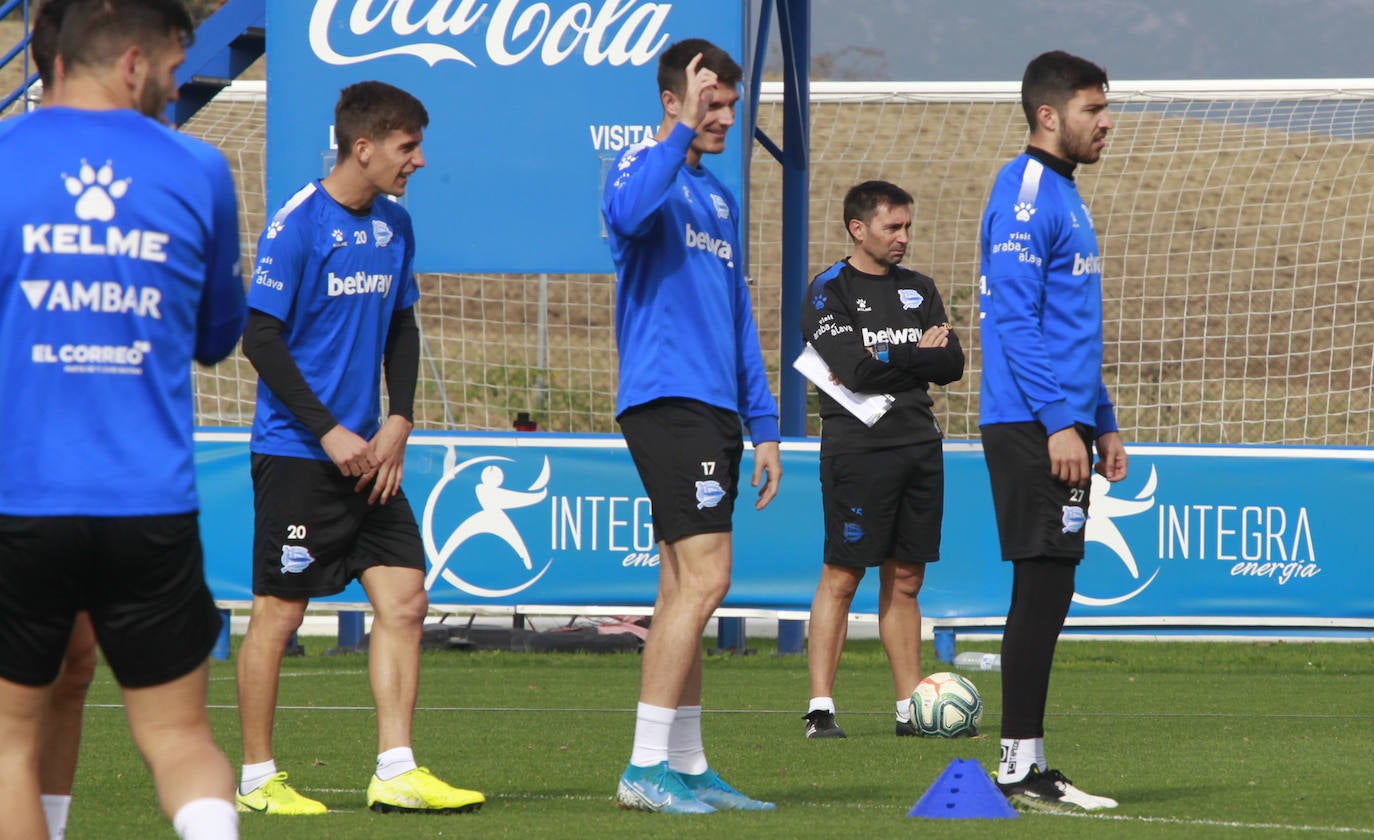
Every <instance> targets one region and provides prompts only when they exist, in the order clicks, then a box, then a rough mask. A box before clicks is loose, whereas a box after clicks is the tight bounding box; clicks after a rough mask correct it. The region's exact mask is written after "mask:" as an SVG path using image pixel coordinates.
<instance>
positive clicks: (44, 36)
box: [29, 0, 73, 96]
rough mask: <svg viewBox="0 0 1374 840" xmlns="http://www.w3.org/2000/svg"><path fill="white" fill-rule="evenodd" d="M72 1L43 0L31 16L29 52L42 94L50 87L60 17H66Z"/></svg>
mask: <svg viewBox="0 0 1374 840" xmlns="http://www.w3.org/2000/svg"><path fill="white" fill-rule="evenodd" d="M72 2H73V0H44V2H43V5H41V6H39V7H38V12H37V13H36V14H35V15H34V16H33V29H31V30H30V31H29V53H30V54H32V55H33V63H34V64H35V65H37V67H38V78H39V79H41V80H42V82H43V94H44V96H46V95H47V94H48V92H49V91H51V89H52V83H53V67H54V66H56V64H57V36H58V35H59V34H61V32H62V19H63V18H64V17H66V15H67V9H68V8H70V7H71V5H72Z"/></svg>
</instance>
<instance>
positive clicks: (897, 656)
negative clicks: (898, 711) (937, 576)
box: [878, 560, 926, 699]
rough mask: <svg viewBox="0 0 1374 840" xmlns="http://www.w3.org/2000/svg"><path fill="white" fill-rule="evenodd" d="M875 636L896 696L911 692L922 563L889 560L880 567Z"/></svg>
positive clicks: (917, 667) (916, 676)
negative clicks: (876, 631) (883, 655)
mask: <svg viewBox="0 0 1374 840" xmlns="http://www.w3.org/2000/svg"><path fill="white" fill-rule="evenodd" d="M880 574H881V577H880V580H881V586H880V588H879V590H878V636H879V637H880V638H881V639H882V642H883V650H884V651H886V652H887V661H888V664H889V665H890V666H891V667H892V688H893V690H894V691H895V692H896V694H895V695H894V696H895V697H897V698H899V699H900V698H906V697H910V696H911V692H913V691H915V690H916V684H917V683H919V682H920V681H921V602H920V599H919V598H918V596H919V595H920V592H921V584H922V583H924V582H925V576H926V564H925V563H898V562H895V561H891V560H890V561H888V562H886V563H884V564H883V565H882V569H881V570H880Z"/></svg>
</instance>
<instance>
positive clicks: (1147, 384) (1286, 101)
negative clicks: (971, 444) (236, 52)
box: [184, 80, 1374, 445]
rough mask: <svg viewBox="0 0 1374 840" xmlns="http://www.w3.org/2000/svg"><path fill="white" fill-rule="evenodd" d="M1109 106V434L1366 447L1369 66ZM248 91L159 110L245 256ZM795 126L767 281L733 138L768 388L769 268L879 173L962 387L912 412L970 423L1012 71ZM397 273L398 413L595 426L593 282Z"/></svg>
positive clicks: (603, 316)
mask: <svg viewBox="0 0 1374 840" xmlns="http://www.w3.org/2000/svg"><path fill="white" fill-rule="evenodd" d="M1109 101H1110V102H1111V105H1112V110H1113V114H1114V116H1115V119H1116V128H1115V130H1114V131H1113V132H1112V134H1111V136H1110V137H1109V145H1108V147H1107V150H1106V153H1105V154H1104V156H1103V158H1102V161H1101V162H1100V163H1098V164H1097V165H1095V166H1090V167H1082V168H1081V169H1080V170H1079V176H1078V180H1079V184H1080V189H1081V191H1082V193H1083V195H1084V197H1085V199H1086V201H1087V202H1088V205H1089V207H1090V208H1091V209H1092V212H1093V217H1094V220H1095V223H1096V226H1097V230H1098V235H1099V239H1100V244H1101V250H1102V254H1103V260H1104V269H1103V284H1104V289H1103V291H1104V296H1105V299H1106V300H1105V311H1106V318H1107V323H1106V338H1107V349H1106V377H1107V381H1108V385H1109V387H1110V388H1111V390H1112V393H1113V398H1114V400H1115V402H1116V404H1117V411H1118V416H1119V418H1120V422H1121V426H1122V429H1123V433H1124V435H1125V436H1126V437H1127V439H1128V440H1131V441H1142V442H1152V441H1157V442H1188V443H1287V444H1333V445H1369V444H1371V443H1374V430H1371V396H1370V394H1371V386H1372V385H1374V358H1372V357H1371V348H1374V240H1372V239H1371V238H1370V236H1369V230H1368V227H1369V225H1370V219H1371V218H1372V217H1374V156H1371V152H1372V151H1374V80H1335V81H1332V80H1305V81H1302V82H1287V83H1286V82H1211V83H1207V84H1204V85H1198V84H1185V83H1175V82H1170V83H1131V82H1124V83H1117V84H1116V85H1114V86H1113V88H1112V90H1111V92H1110V94H1109ZM264 105H265V100H264V94H263V92H262V89H261V86H260V85H259V86H256V87H255V86H252V85H236V86H234V87H233V88H231V89H229V90H228V91H226V92H225V93H224V94H221V95H220V97H218V98H217V99H216V100H215V101H214V102H213V103H211V105H210V106H209V107H208V108H206V109H205V110H204V111H202V112H201V114H199V115H198V116H197V117H196V118H195V119H193V120H192V121H191V122H190V123H189V124H188V125H186V126H184V130H186V131H189V132H191V133H193V134H196V135H198V136H201V137H204V138H205V139H207V140H209V141H210V142H212V143H214V144H215V145H217V146H219V148H221V149H222V150H223V151H224V153H225V154H226V156H227V157H228V158H229V160H230V161H231V163H232V164H233V166H234V169H235V175H236V178H237V182H238V186H239V189H240V194H241V202H242V205H243V209H242V224H243V234H244V251H245V253H244V258H245V260H246V261H251V260H252V258H253V256H254V249H255V246H256V239H257V234H258V232H259V231H260V230H261V229H262V225H263V223H264V215H265V208H264V206H263V199H264V192H265V190H264V177H265V176H264V159H263V157H264V156H263V148H264V146H265V126H264V122H265V121H264V113H265V107H264ZM782 119H783V115H782V105H781V90H780V87H779V86H777V85H766V86H765V95H764V98H763V102H762V103H761V105H760V108H759V122H760V126H761V128H763V130H765V131H766V132H768V134H769V135H770V136H772V137H775V138H780V137H781V135H782ZM811 131H812V141H811V159H810V161H811V183H812V187H811V201H810V220H811V246H810V261H809V262H810V265H809V267H808V272H807V275H808V276H806V277H787V278H783V277H782V276H781V257H780V254H781V232H782V198H781V196H782V178H781V169H780V167H779V166H778V165H777V164H776V163H775V162H774V161H773V159H772V158H771V157H770V156H769V155H768V153H767V152H765V151H764V150H763V149H762V148H761V147H759V146H758V145H757V144H756V145H755V147H754V153H753V162H752V175H751V184H750V196H749V199H750V202H749V206H750V228H749V231H748V239H749V242H750V249H749V250H750V266H751V275H752V282H753V290H754V296H755V297H754V302H755V312H756V315H757V317H758V320H759V326H760V335H761V340H762V344H763V348H764V354H765V359H766V361H767V365H768V368H769V371H770V375H771V376H772V377H773V381H774V385H775V389H776V385H777V376H778V370H779V368H780V365H781V363H782V360H781V359H780V358H779V352H780V351H779V345H780V335H781V331H782V330H784V329H786V330H795V329H797V326H796V325H794V324H781V323H779V320H780V318H779V308H780V306H779V304H780V299H781V291H782V288H783V285H784V283H785V284H787V285H788V287H789V288H791V289H793V290H795V289H796V288H797V287H798V286H804V285H805V284H806V283H807V282H808V281H809V279H810V275H811V274H814V273H816V272H818V271H819V270H820V269H822V268H823V267H825V266H826V265H828V264H829V263H830V262H833V261H834V260H836V259H839V258H840V257H842V256H844V255H845V254H847V253H848V241H847V238H846V236H845V233H844V228H843V224H842V222H841V209H840V207H841V200H842V198H843V195H844V191H845V189H847V188H848V187H849V186H850V185H852V184H853V183H856V182H858V181H860V180H865V179H869V178H883V179H886V180H890V181H893V182H895V183H897V184H899V185H901V186H903V187H905V188H906V189H907V190H909V191H910V192H911V193H912V194H913V195H914V196H915V197H916V208H915V221H914V225H913V236H912V239H913V241H912V246H911V248H910V249H909V251H908V260H907V264H908V265H909V266H911V267H913V268H916V269H919V270H921V271H923V272H926V273H928V274H931V275H932V276H933V277H934V278H935V279H936V281H937V283H938V285H939V287H940V290H941V293H942V295H943V296H944V298H945V301H946V304H947V306H948V308H949V309H950V311H951V314H952V316H953V320H954V322H955V324H956V327H957V329H958V330H959V332H960V335H961V337H962V339H963V341H964V344H965V347H966V348H967V349H968V351H969V364H968V366H967V372H966V374H965V377H964V379H963V380H962V381H961V382H958V383H954V384H953V385H951V386H949V387H948V388H945V389H939V388H936V389H934V391H935V392H937V410H938V411H939V412H940V415H941V419H942V421H943V422H944V424H945V428H946V430H947V431H948V433H949V435H950V436H951V437H954V438H970V437H976V436H977V414H978V406H977V402H978V399H977V395H978V378H979V367H980V365H979V353H978V339H977V288H978V230H979V223H980V220H981V216H982V212H983V206H984V202H985V201H986V198H987V192H988V189H989V187H990V186H991V183H992V179H993V177H994V175H995V173H996V172H997V170H998V168H999V167H1001V166H1002V164H1004V163H1005V162H1006V161H1007V160H1009V159H1010V158H1011V157H1012V156H1014V155H1015V154H1017V153H1018V152H1019V151H1020V150H1021V149H1022V148H1023V147H1024V145H1025V139H1026V125H1025V121H1024V119H1023V117H1022V115H1021V111H1020V106H1019V101H1018V93H1017V86H1016V85H1015V84H951V83H942V84H924V85H917V84H896V83H893V84H881V83H817V84H816V85H814V87H813V104H812V115H811ZM741 141H742V138H738V137H737V138H736V139H735V142H741ZM429 153H430V154H431V155H440V154H444V153H445V151H444V150H443V149H431V150H429ZM498 221H500V220H498ZM518 221H519V220H504V221H501V222H500V223H518ZM530 247H538V241H537V238H536V239H535V240H533V241H531V243H530ZM420 280H421V289H422V293H423V294H424V298H423V300H422V303H421V307H420V323H421V329H422V331H423V334H424V337H425V346H424V354H425V357H424V362H423V364H422V371H421V385H420V392H419V395H418V399H417V417H416V421H417V426H418V427H420V428H431V429H439V428H442V429H478V430H482V429H509V428H510V425H511V419H512V418H513V416H514V415H515V414H516V413H517V412H520V411H529V412H531V413H532V414H534V416H535V418H536V419H537V420H538V421H539V423H540V425H541V427H543V428H546V429H551V430H559V431H575V432H607V431H614V430H615V424H614V421H613V418H612V415H613V412H614V399H615V352H614V348H615V342H614V336H613V302H614V278H613V277H612V276H609V275H559V274H551V275H545V276H526V275H515V276H513V275H500V276H496V275H476V274H435V275H425V276H422V277H421V278H420ZM703 340H709V336H703ZM787 361H788V362H790V360H787ZM254 381H255V377H254V376H253V372H252V369H251V367H250V366H249V365H248V364H247V363H246V362H245V361H243V360H242V358H240V357H236V358H234V359H232V360H231V361H230V362H228V363H226V364H224V365H221V366H220V367H218V368H216V369H214V370H213V371H201V372H198V374H197V390H198V395H199V413H198V418H197V419H198V422H199V423H201V424H202V425H234V426H242V425H246V424H247V423H248V422H250V420H251V417H252V411H253V388H254ZM810 431H811V432H812V433H815V432H816V425H815V419H814V412H813V417H812V418H811V419H810Z"/></svg>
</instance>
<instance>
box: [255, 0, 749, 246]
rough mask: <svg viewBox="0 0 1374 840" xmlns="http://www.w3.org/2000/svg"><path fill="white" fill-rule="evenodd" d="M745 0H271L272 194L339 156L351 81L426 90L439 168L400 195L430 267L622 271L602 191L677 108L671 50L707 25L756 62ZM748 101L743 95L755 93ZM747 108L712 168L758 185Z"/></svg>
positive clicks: (278, 201)
mask: <svg viewBox="0 0 1374 840" xmlns="http://www.w3.org/2000/svg"><path fill="white" fill-rule="evenodd" d="M746 6H747V3H746V2H745V0H670V2H645V0H582V2H574V1H573V0H482V1H481V2H479V0H292V2H289V3H286V2H282V3H270V4H268V27H267V49H268V55H270V56H271V60H270V61H269V62H268V65H267V79H268V97H267V202H268V205H269V207H270V208H276V207H280V206H281V205H282V203H284V202H285V201H286V200H287V199H288V198H290V196H291V195H292V194H294V193H295V191H296V190H298V189H299V188H300V187H301V186H302V185H303V184H305V183H306V182H308V181H310V180H311V179H313V178H318V177H320V176H322V175H324V174H325V173H326V172H328V170H329V167H330V166H331V165H332V164H333V161H334V157H335V147H334V142H333V130H332V129H333V125H332V124H333V114H334V103H335V102H336V101H337V99H338V95H339V90H340V89H341V88H343V87H344V86H346V85H349V84H352V83H354V82H358V81H363V80H367V79H378V80H381V81H384V82H388V83H390V84H393V85H396V86H397V87H400V88H403V89H405V90H407V91H409V92H411V93H412V94H414V95H415V96H417V97H419V99H420V100H421V101H422V102H423V103H424V104H425V108H426V109H427V110H428V111H429V115H430V123H429V127H428V128H427V129H426V131H425V138H424V146H423V148H424V152H425V157H426V159H427V161H428V163H427V165H426V167H425V168H424V169H423V170H422V171H421V172H419V173H417V174H416V175H415V176H414V177H412V178H411V180H410V184H409V186H408V188H407V190H406V195H405V197H404V198H402V199H401V201H402V202H403V203H404V204H405V206H406V207H407V209H409V210H410V213H411V216H412V217H413V218H414V221H415V231H416V239H417V252H416V269H417V270H419V271H425V272H431V271H432V272H491V273H540V272H560V273H561V272H567V273H599V272H610V271H613V270H614V269H613V266H612V263H611V257H610V252H609V250H608V248H607V246H606V240H605V232H604V228H603V225H602V221H601V215H600V208H599V200H600V195H601V187H602V184H603V183H604V181H605V173H606V172H607V171H608V170H609V168H610V167H611V165H612V164H613V162H614V159H615V157H616V155H617V154H618V153H619V151H620V150H621V149H623V148H625V147H626V146H628V145H632V144H634V143H636V142H638V141H639V140H641V139H643V138H645V137H649V136H652V135H653V133H654V131H655V130H656V129H657V127H658V124H659V122H660V120H661V119H662V106H661V104H660V102H659V97H658V85H657V82H656V75H657V70H658V55H659V53H660V52H661V51H662V50H663V49H664V48H665V47H667V46H668V45H669V44H672V43H673V42H674V41H678V40H681V39H683V38H706V39H709V40H710V41H712V42H714V43H716V44H718V45H719V46H721V47H723V48H725V49H726V50H729V51H730V53H731V54H732V55H734V56H735V58H736V60H738V61H739V62H740V64H741V66H743V67H745V68H748V67H749V62H748V61H747V60H746V59H747V56H746V55H745V44H746V38H745V32H746V29H747V26H746V22H745V17H746ZM745 104H746V102H745V100H743V99H742V100H741V106H744V105H745ZM744 117H745V115H744V114H741V115H740V118H739V121H738V126H737V128H736V129H735V131H734V132H733V133H732V136H731V137H730V142H729V143H728V145H727V149H726V151H725V153H724V154H721V155H718V156H714V157H711V158H708V159H707V161H706V165H707V166H708V167H709V168H710V169H711V170H712V171H714V172H715V173H716V174H717V175H718V176H720V178H721V179H722V180H723V181H724V182H725V183H726V185H727V186H729V187H730V188H731V189H732V190H734V191H735V194H736V195H737V196H739V197H740V199H741V201H743V199H744V195H743V193H742V192H741V190H740V185H741V184H742V183H744V175H743V172H744V161H745V159H746V158H745V152H747V150H748V147H749V144H750V140H751V138H750V137H749V136H748V134H747V131H745V130H744V129H743V128H742V127H743V126H746V125H748V124H749V122H748V121H747V120H746V119H745V118H744Z"/></svg>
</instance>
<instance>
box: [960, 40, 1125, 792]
mask: <svg viewBox="0 0 1374 840" xmlns="http://www.w3.org/2000/svg"><path fill="white" fill-rule="evenodd" d="M1106 90H1107V74H1106V72H1105V71H1104V70H1102V68H1101V67H1098V66H1097V65H1096V64H1093V63H1092V62H1090V61H1087V60H1086V59H1082V58H1079V57H1077V56H1074V55H1069V54H1068V53H1065V52H1048V53H1045V54H1043V55H1041V56H1039V57H1037V58H1035V59H1034V60H1032V61H1031V62H1030V64H1029V65H1028V66H1027V67H1026V72H1025V76H1024V77H1023V78H1022V81H1021V106H1022V109H1023V110H1024V111H1025V115H1026V121H1027V122H1028V123H1029V124H1030V145H1029V146H1028V147H1027V149H1026V151H1025V152H1024V153H1023V154H1021V155H1018V156H1017V157H1016V158H1015V159H1014V160H1012V161H1011V163H1009V164H1007V165H1006V166H1004V167H1003V168H1002V171H1001V172H1000V173H998V175H997V180H996V182H995V183H994V185H993V188H992V194H991V195H990V197H989V198H988V205H987V210H986V211H985V212H984V214H983V227H982V237H981V248H982V277H981V280H980V282H981V286H982V288H981V294H980V301H981V311H980V314H979V318H980V320H979V324H980V329H981V336H982V344H983V373H982V383H981V390H980V395H979V397H980V403H979V426H980V428H981V430H982V438H983V454H984V458H985V459H986V462H987V467H988V475H989V477H990V479H991V484H992V499H993V505H994V507H995V508H996V512H997V532H998V537H999V540H1000V542H1001V548H1002V558H1003V559H1004V560H1008V561H1011V562H1012V563H1013V565H1014V577H1013V580H1014V582H1013V584H1012V595H1011V606H1010V608H1009V610H1008V612H1007V621H1006V627H1005V629H1004V631H1003V636H1002V708H1003V714H1002V751H1001V760H1000V762H999V764H998V772H997V783H998V785H999V786H1000V787H1001V789H1002V792H1003V793H1005V794H1006V795H1007V797H1008V798H1009V799H1011V800H1012V802H1013V803H1014V804H1017V805H1018V806H1022V807H1029V808H1035V809H1041V810H1097V809H1101V808H1114V807H1116V802H1115V801H1114V800H1112V799H1108V798H1107V797H1105V796H1093V795H1091V794H1088V793H1085V792H1083V791H1082V790H1080V789H1079V788H1077V787H1075V786H1074V785H1073V784H1072V783H1071V782H1069V780H1068V779H1067V778H1065V777H1064V774H1063V773H1061V772H1060V771H1058V770H1052V769H1050V767H1049V765H1048V764H1047V763H1046V760H1045V703H1046V698H1047V696H1048V693H1049V681H1050V670H1051V667H1052V665H1053V662H1054V648H1055V643H1056V641H1057V640H1058V638H1059V633H1060V631H1061V630H1062V629H1063V626H1064V619H1065V617H1066V616H1067V615H1068V610H1069V603H1070V601H1071V599H1072V598H1073V592H1074V572H1075V570H1076V568H1077V566H1078V563H1079V561H1080V560H1082V558H1083V545H1084V533H1083V529H1084V527H1085V526H1086V524H1087V520H1088V501H1089V499H1088V495H1089V489H1090V486H1091V483H1090V480H1091V477H1092V469H1091V467H1092V456H1091V451H1092V448H1093V445H1094V443H1095V444H1096V447H1097V454H1098V460H1097V464H1096V470H1097V472H1098V473H1100V474H1101V475H1102V476H1103V477H1104V478H1106V479H1107V480H1109V481H1120V480H1121V479H1123V478H1125V477H1126V460H1127V459H1126V449H1125V447H1124V445H1123V444H1122V442H1121V435H1120V434H1119V433H1118V432H1117V424H1116V412H1115V409H1114V408H1113V406H1112V402H1111V399H1110V398H1109V397H1108V396H1107V386H1106V384H1105V383H1104V382H1103V380H1102V345H1103V341H1102V257H1101V255H1100V254H1099V253H1098V249H1097V234H1096V233H1095V232H1094V230H1093V219H1092V215H1091V214H1090V213H1089V212H1088V205H1087V204H1086V203H1084V201H1083V198H1082V196H1080V195H1079V193H1078V186H1077V184H1075V183H1074V179H1073V176H1074V170H1075V168H1076V167H1077V166H1078V165H1079V164H1091V163H1096V162H1097V160H1098V158H1099V157H1100V156H1101V154H1102V149H1103V147H1105V146H1106V143H1107V134H1108V132H1110V131H1111V129H1112V119H1111V117H1110V116H1109V115H1108V114H1107V95H1106Z"/></svg>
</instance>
